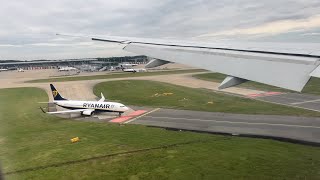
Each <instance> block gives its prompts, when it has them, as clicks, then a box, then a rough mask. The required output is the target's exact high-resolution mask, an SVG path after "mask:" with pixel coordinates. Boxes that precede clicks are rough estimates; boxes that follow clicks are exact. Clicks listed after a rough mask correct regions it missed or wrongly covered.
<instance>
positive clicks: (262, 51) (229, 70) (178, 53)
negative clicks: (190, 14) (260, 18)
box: [91, 36, 320, 91]
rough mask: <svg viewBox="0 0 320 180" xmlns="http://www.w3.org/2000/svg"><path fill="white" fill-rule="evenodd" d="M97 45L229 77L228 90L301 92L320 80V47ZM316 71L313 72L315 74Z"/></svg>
mask: <svg viewBox="0 0 320 180" xmlns="http://www.w3.org/2000/svg"><path fill="white" fill-rule="evenodd" d="M91 39H92V40H95V41H104V42H112V43H120V44H124V45H125V47H124V48H123V49H124V50H126V51H129V52H133V53H137V54H141V55H146V56H149V57H152V58H155V60H153V61H151V62H150V63H149V64H148V65H147V67H154V66H156V65H157V66H158V65H162V64H165V63H167V62H168V61H171V62H177V63H181V64H187V65H191V66H194V67H198V68H203V69H207V70H210V71H214V72H219V73H223V74H226V75H228V78H226V79H225V80H224V82H223V83H222V84H221V85H220V88H226V87H230V86H234V85H237V84H239V83H242V82H244V81H246V80H251V81H257V82H260V83H264V84H269V85H273V86H278V87H282V88H286V89H291V90H295V91H301V90H302V89H303V87H304V86H305V84H306V83H307V82H308V80H309V79H310V77H311V76H315V77H320V68H319V69H318V70H315V69H317V68H318V66H319V64H320V62H319V59H320V44H318V43H201V42H186V41H173V40H158V39H144V38H129V37H114V36H105V37H93V38H91ZM313 71H314V72H313Z"/></svg>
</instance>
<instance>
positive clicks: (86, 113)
mask: <svg viewBox="0 0 320 180" xmlns="http://www.w3.org/2000/svg"><path fill="white" fill-rule="evenodd" d="M82 114H83V115H86V116H91V115H92V114H93V110H84V111H83V112H82Z"/></svg>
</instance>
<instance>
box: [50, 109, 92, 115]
mask: <svg viewBox="0 0 320 180" xmlns="http://www.w3.org/2000/svg"><path fill="white" fill-rule="evenodd" d="M85 110H88V109H75V110H66V111H54V112H45V113H47V114H65V113H74V112H83V111H85Z"/></svg>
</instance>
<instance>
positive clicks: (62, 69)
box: [58, 66, 78, 71]
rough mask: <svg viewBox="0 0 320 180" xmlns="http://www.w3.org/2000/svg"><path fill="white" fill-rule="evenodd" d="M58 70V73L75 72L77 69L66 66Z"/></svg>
mask: <svg viewBox="0 0 320 180" xmlns="http://www.w3.org/2000/svg"><path fill="white" fill-rule="evenodd" d="M58 70H59V71H77V70H78V69H77V68H74V67H69V66H66V67H60V68H59V69H58Z"/></svg>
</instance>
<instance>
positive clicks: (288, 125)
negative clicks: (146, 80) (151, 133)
mask: <svg viewBox="0 0 320 180" xmlns="http://www.w3.org/2000/svg"><path fill="white" fill-rule="evenodd" d="M148 117H150V118H156V119H182V120H186V121H205V122H208V121H210V122H217V123H229V124H248V125H269V126H285V127H300V128H316V129H320V127H319V126H303V125H295V124H272V123H254V122H235V121H217V120H209V119H208V120H205V119H187V118H175V117H154V116H148Z"/></svg>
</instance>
